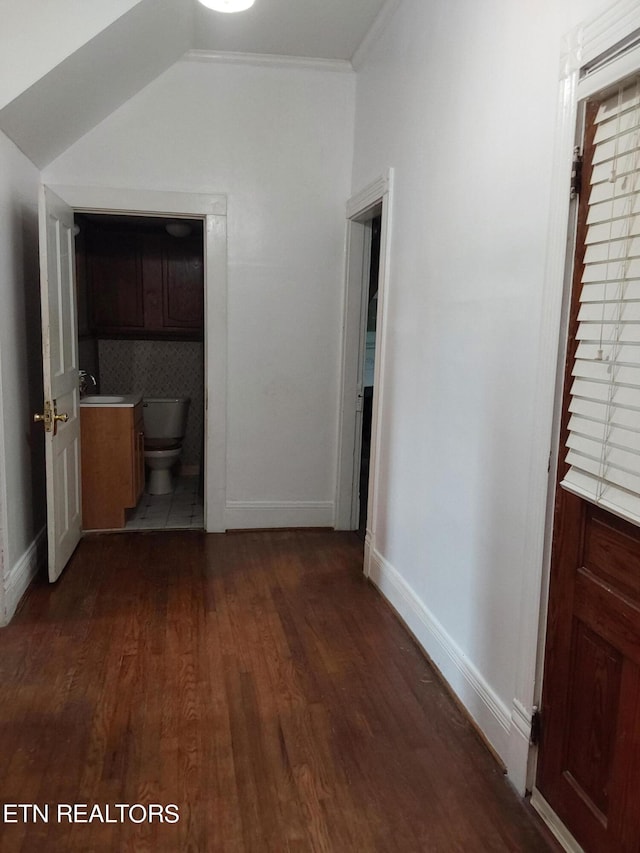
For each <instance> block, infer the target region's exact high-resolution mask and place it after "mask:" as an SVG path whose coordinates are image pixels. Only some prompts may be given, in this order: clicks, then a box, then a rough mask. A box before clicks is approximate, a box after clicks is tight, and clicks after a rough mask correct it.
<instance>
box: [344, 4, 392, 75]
mask: <svg viewBox="0 0 640 853" xmlns="http://www.w3.org/2000/svg"><path fill="white" fill-rule="evenodd" d="M401 3H402V0H386V2H385V3H384V5H383V6H382V8H381V9H380V11H379V12H378V14H377V15H376V18H375V20H374V22H373V23H372V24H371V26H370V27H369V31H368V32H367V34H366V35H365V37H364V38H363V39H362V41H361V42H360V45H359V47H358V48H357V49H356V52H355V53H354V54H353V56H352V57H351V64H352V65H353V67H354V69H355V70H356V71H358V69H359V68H360V67H361V66H362V64H363V63H364V61H365V59H366V58H367V56H368V55H369V52H370V51H371V48H372V47H373V45H374V44H375V43H376V42H377V41H378V39H379V38H380V36H381V35H382V33H383V32H384V31H385V30H386V28H387V26H388V25H389V22H390V21H391V18H392V17H393V16H394V15H395V13H396V11H397V10H398V7H399V6H400V4H401Z"/></svg>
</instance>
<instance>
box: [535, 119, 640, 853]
mask: <svg viewBox="0 0 640 853" xmlns="http://www.w3.org/2000/svg"><path fill="white" fill-rule="evenodd" d="M597 112H598V106H597V105H593V106H590V107H588V108H587V118H586V131H585V143H584V149H585V151H584V154H585V163H584V178H583V188H584V191H583V192H582V193H581V198H580V205H579V216H578V218H579V223H578V234H577V252H576V263H575V265H574V267H575V275H574V285H573V294H572V307H571V318H570V328H569V344H568V356H567V367H566V373H565V390H564V414H563V425H562V436H561V441H562V447H564V446H565V444H566V443H567V438H568V435H569V427H568V425H569V418H570V413H569V401H570V396H571V388H572V386H573V387H575V386H574V385H573V383H574V377H573V376H572V374H573V373H574V371H575V369H576V368H575V365H576V364H577V361H576V359H577V340H576V339H577V337H578V328H579V320H578V313H579V298H580V292H581V290H582V287H583V283H582V279H583V272H584V269H585V243H587V242H588V241H589V239H590V238H588V236H587V234H588V227H589V226H588V224H587V220H588V219H589V222H592V221H593V219H594V214H593V211H591V213H590V211H589V197H590V178H591V174H592V171H593V168H594V166H593V157H594V155H593V152H594V147H595V146H594V142H593V140H594V132H595V131H594V127H595V116H596V114H597ZM614 180H615V178H614ZM587 278H588V277H587ZM605 367H606V365H605ZM574 395H575V391H574ZM637 429H639V430H640V411H638V412H637ZM563 456H564V453H563V451H562V448H561V457H563ZM569 467H570V466H569V464H568V463H567V462H565V461H563V462H562V463H561V465H560V476H559V478H558V482H559V483H560V481H561V480H562V479H563V478H564V477H565V475H566V473H567V471H568V470H569ZM536 784H537V788H538V789H539V791H540V792H541V794H542V795H543V796H544V798H545V799H546V801H547V802H548V804H549V805H550V806H551V807H552V808H553V810H554V811H555V812H556V814H557V815H558V817H559V818H560V819H561V820H562V821H563V823H564V824H565V825H566V827H567V828H568V829H569V831H570V832H571V833H572V834H573V836H574V837H575V838H576V840H577V841H578V842H579V843H580V845H582V847H583V848H584V850H585V851H587V853H631V851H634V853H638V851H640V527H638V526H636V525H635V524H633V523H630V522H629V521H626V520H623V519H622V518H620V517H618V516H617V515H614V514H612V513H611V512H609V511H607V510H606V509H603V508H602V506H598V505H596V504H594V503H592V502H590V501H588V500H585V499H584V498H583V497H580V496H578V495H577V494H575V493H571V492H569V491H567V490H566V489H565V488H563V487H561V486H558V489H557V493H556V507H555V519H554V536H553V548H552V568H551V585H550V597H549V615H548V626H547V642H546V651H545V670H544V684H543V697H542V707H541V743H540V753H539V760H538V771H537V781H536Z"/></svg>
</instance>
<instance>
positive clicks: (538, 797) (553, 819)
mask: <svg viewBox="0 0 640 853" xmlns="http://www.w3.org/2000/svg"><path fill="white" fill-rule="evenodd" d="M531 805H532V806H533V808H534V809H535V810H536V811H537V812H538V814H539V815H540V817H541V818H542V820H543V821H544V822H545V823H546V824H547V826H548V827H549V829H550V830H551V832H552V833H553V834H554V835H555V837H556V838H557V840H558V842H559V843H560V845H561V846H562V847H563V849H564V850H566V851H567V853H584V849H583V848H582V847H581V846H580V845H579V844H578V842H577V841H576V840H575V838H574V837H573V835H571V833H570V832H569V830H568V829H567V827H566V826H565V825H564V824H563V823H562V821H561V820H560V818H559V817H558V815H557V814H556V813H555V812H554V810H553V809H552V808H551V806H550V805H549V803H548V802H547V801H546V800H545V798H544V797H543V796H542V794H541V793H540V791H538V789H537V788H534V789H533V793H532V794H531Z"/></svg>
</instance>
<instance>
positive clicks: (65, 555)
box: [34, 186, 82, 582]
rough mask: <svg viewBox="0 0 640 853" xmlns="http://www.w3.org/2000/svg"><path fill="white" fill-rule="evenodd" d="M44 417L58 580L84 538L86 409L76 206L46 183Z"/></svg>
mask: <svg viewBox="0 0 640 853" xmlns="http://www.w3.org/2000/svg"><path fill="white" fill-rule="evenodd" d="M39 227H40V292H41V302H42V365H43V368H42V369H43V378H44V409H43V411H42V412H41V413H38V414H36V415H35V416H34V419H35V420H37V421H43V423H44V428H45V453H46V473H47V536H48V547H49V580H50V581H52V582H53V581H55V580H57V579H58V578H59V577H60V574H61V573H62V570H63V569H64V567H65V565H66V564H67V562H68V560H69V558H70V557H71V555H72V554H73V551H74V549H75V547H76V545H77V544H78V542H79V541H80V535H81V525H82V512H81V506H82V503H81V493H80V417H79V415H80V409H79V387H78V345H77V328H76V323H77V320H76V289H75V249H74V235H73V211H72V209H71V208H70V207H69V206H68V205H67V204H65V203H64V202H63V201H62V199H60V198H58V196H56V195H55V194H54V193H52V192H51V190H49V189H48V188H47V187H44V186H43V187H41V189H40V204H39Z"/></svg>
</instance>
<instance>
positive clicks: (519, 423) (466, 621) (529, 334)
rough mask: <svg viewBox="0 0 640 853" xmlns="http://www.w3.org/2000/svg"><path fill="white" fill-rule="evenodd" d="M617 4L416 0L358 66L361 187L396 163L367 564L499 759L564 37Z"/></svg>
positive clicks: (514, 632)
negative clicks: (376, 486)
mask: <svg viewBox="0 0 640 853" xmlns="http://www.w3.org/2000/svg"><path fill="white" fill-rule="evenodd" d="M604 5H606V4H604V3H602V2H599V3H598V2H595V0H582V1H581V0H574V2H569V0H565V2H559V0H522V2H517V3H513V2H512V0H483V2H481V3H478V2H477V0H458V2H453V3H452V2H449V0H434V2H430V3H424V2H422V0H403V2H402V3H401V5H400V7H399V9H398V10H397V12H396V13H395V15H394V17H393V18H392V20H391V22H390V24H389V26H388V28H387V29H386V30H385V31H384V32H383V34H382V35H381V37H380V38H379V40H378V41H377V42H376V43H375V44H374V46H373V48H372V50H371V51H370V52H369V53H368V55H367V56H366V57H365V59H364V61H363V64H362V66H361V67H360V68H359V70H358V76H357V97H356V132H355V153H354V180H353V192H354V193H355V192H357V191H359V190H360V189H361V188H362V187H363V186H365V185H366V184H367V183H368V182H370V181H371V180H373V179H374V178H376V177H377V176H378V175H379V174H381V173H382V172H384V170H385V169H387V168H388V167H390V166H391V167H393V168H394V169H395V195H394V209H393V234H392V243H391V272H390V280H389V314H388V319H389V339H388V348H387V363H386V375H385V377H384V381H385V411H384V414H383V418H382V427H381V428H382V447H383V450H382V459H381V468H380V484H381V494H382V495H383V500H382V501H381V505H380V511H379V517H378V518H377V519H375V522H374V527H375V531H376V533H375V541H374V543H373V553H374V570H373V575H374V577H375V579H376V582H378V583H379V584H380V585H381V587H382V588H383V589H384V591H385V593H386V594H387V595H389V597H390V598H391V600H392V601H393V603H394V605H395V606H396V607H397V608H398V609H399V610H400V612H401V613H402V614H403V616H404V617H405V619H406V620H407V621H408V622H409V624H410V625H411V627H412V628H413V630H414V631H415V632H416V634H417V635H418V636H419V637H420V638H421V640H422V642H424V644H425V646H426V647H427V649H428V651H429V652H430V654H432V656H433V657H434V659H435V660H436V663H437V664H438V666H440V667H441V669H442V670H443V672H444V673H445V675H446V676H447V678H448V679H449V680H450V681H451V683H452V684H453V686H454V688H455V689H456V690H457V691H458V692H459V694H460V695H461V696H462V698H463V700H464V701H465V703H466V704H467V706H468V707H469V709H470V710H471V712H472V713H473V714H474V716H475V717H476V719H477V720H478V722H479V723H480V726H481V728H482V729H483V730H484V732H485V734H487V736H488V737H489V739H490V740H491V741H492V742H493V744H494V746H495V747H496V748H497V750H498V752H499V753H500V754H501V755H502V757H503V758H504V759H505V760H509V759H508V751H509V747H508V744H509V737H510V727H511V725H512V724H511V716H512V712H513V707H512V703H513V700H514V698H516V695H515V686H516V673H517V667H518V666H520V663H521V662H520V661H519V659H518V646H519V640H520V635H519V630H520V624H519V619H520V597H521V591H522V583H523V566H524V565H525V564H526V562H527V561H526V556H527V555H526V554H525V553H524V550H523V549H524V543H525V542H527V541H530V536H531V535H532V531H530V530H529V529H528V524H529V518H530V513H529V510H530V504H529V499H530V491H529V472H530V465H531V462H532V460H531V458H530V453H529V446H530V444H531V440H532V435H533V434H532V429H533V427H532V424H533V420H534V412H533V410H532V390H531V389H532V388H533V386H534V384H535V378H536V372H535V371H536V363H537V355H538V354H537V351H536V347H537V342H538V333H539V322H540V317H541V309H542V305H541V294H542V285H543V278H544V265H545V252H546V233H547V223H548V215H549V196H550V190H551V183H550V179H551V166H552V156H553V140H554V128H555V113H556V98H557V91H558V83H557V81H558V79H559V71H558V69H559V61H560V52H561V37H562V36H563V35H564V34H565V33H566V32H567V31H568V30H569V29H570V28H572V27H573V26H575V25H576V24H578V23H579V22H580V21H581V20H582V19H584V18H586V17H588V16H590V15H591V14H592V13H593V12H595V11H596V10H600V9H601V8H603V7H604ZM546 462H547V460H546V456H545V457H544V458H540V459H538V460H534V463H535V464H539V465H542V466H544V467H545V469H546ZM539 497H540V496H538V499H539ZM538 517H539V514H538ZM541 533H542V531H534V532H533V538H534V539H535V536H536V535H541ZM537 606H538V602H537V601H536V600H532V601H531V602H530V607H531V608H534V610H535V611H536V612H537ZM532 646H533V648H532V649H531V654H534V653H535V638H534V641H533V643H532ZM529 710H530V708H529ZM524 744H525V751H526V741H525V742H524ZM510 769H512V768H510Z"/></svg>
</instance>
